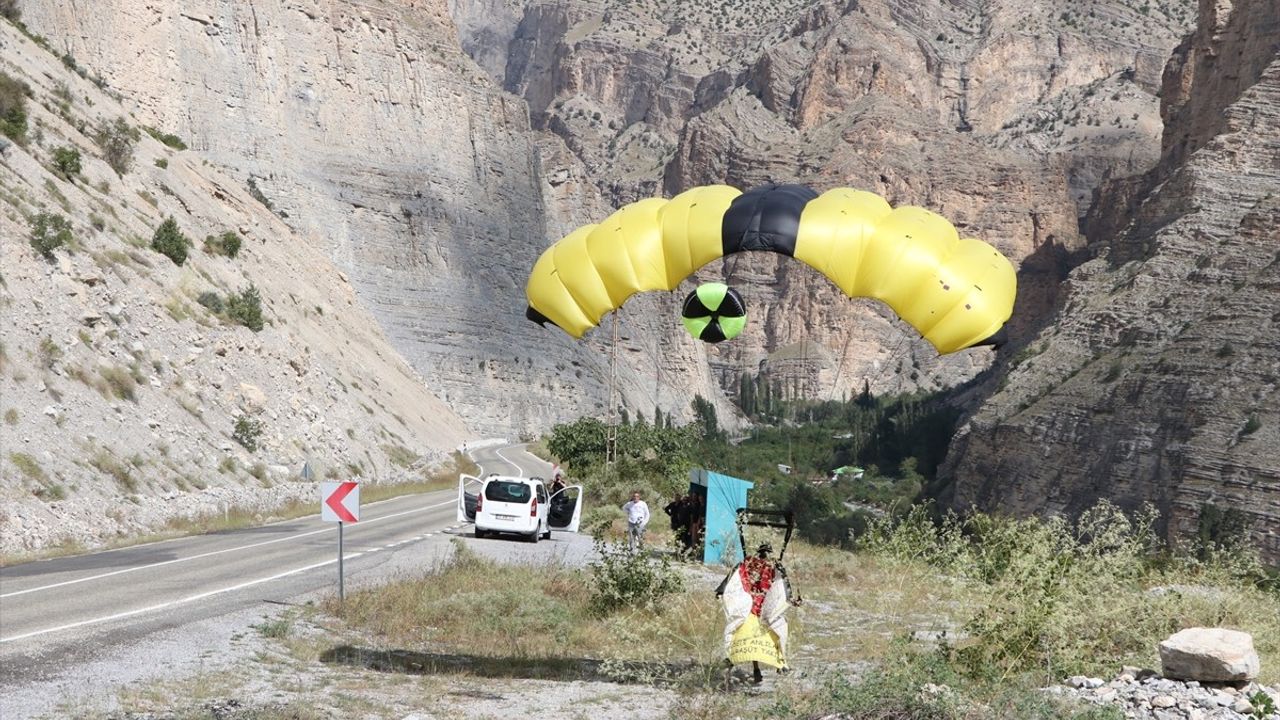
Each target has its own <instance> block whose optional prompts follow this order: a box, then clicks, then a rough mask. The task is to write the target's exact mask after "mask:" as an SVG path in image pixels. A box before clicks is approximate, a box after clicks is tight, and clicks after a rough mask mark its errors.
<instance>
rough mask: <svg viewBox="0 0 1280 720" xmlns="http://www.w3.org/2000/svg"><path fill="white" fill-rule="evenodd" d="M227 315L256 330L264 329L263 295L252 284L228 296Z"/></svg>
mask: <svg viewBox="0 0 1280 720" xmlns="http://www.w3.org/2000/svg"><path fill="white" fill-rule="evenodd" d="M227 316H228V317H230V318H231V319H232V320H234V321H235V322H237V323H239V324H241V325H243V326H245V327H247V328H249V329H250V330H252V331H254V332H259V331H261V330H262V296H260V295H259V294H258V288H256V287H254V286H253V285H250V286H249V287H247V288H245V289H244V290H241V291H240V292H238V293H233V294H231V295H229V296H227Z"/></svg>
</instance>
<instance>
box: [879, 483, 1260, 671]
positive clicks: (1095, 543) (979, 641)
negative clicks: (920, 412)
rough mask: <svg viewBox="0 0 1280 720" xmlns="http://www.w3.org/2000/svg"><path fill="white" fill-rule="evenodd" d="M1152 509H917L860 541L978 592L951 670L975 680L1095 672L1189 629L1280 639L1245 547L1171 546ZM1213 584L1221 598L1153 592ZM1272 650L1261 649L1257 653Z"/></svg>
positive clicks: (1144, 656)
mask: <svg viewBox="0 0 1280 720" xmlns="http://www.w3.org/2000/svg"><path fill="white" fill-rule="evenodd" d="M1156 521H1157V514H1156V512H1155V511H1154V510H1153V509H1151V508H1146V509H1145V510H1143V511H1142V512H1140V513H1137V514H1136V515H1134V516H1132V517H1130V516H1128V515H1126V514H1125V513H1124V512H1122V511H1121V510H1119V509H1118V508H1116V507H1115V506H1114V505H1111V504H1109V503H1107V502H1105V501H1104V502H1101V503H1099V504H1098V505H1096V506H1095V507H1093V508H1091V509H1090V510H1087V511H1086V512H1084V513H1083V514H1081V516H1080V518H1079V519H1078V520H1076V521H1074V522H1071V521H1068V520H1066V519H1064V518H1061V517H1053V518H1049V519H1045V520H1040V519H1036V518H1030V519H1025V520H1016V519H1010V518H1002V517H993V516H988V515H983V514H977V515H974V516H972V517H969V518H967V519H964V520H961V519H959V518H957V517H955V516H946V517H944V518H942V520H941V521H940V522H935V520H934V513H933V512H932V511H931V509H930V508H928V507H926V506H918V507H917V508H915V509H913V510H912V512H911V513H909V514H908V515H907V516H905V517H904V518H901V519H900V520H898V521H897V522H893V521H888V520H876V521H873V522H872V527H871V528H870V529H869V530H868V532H867V533H866V534H865V535H864V536H863V537H862V538H861V539H860V542H861V543H862V545H863V547H864V548H865V549H866V550H868V551H869V552H870V553H872V554H874V555H879V556H882V557H886V558H889V559H892V560H895V561H899V562H924V563H927V564H929V565H931V566H933V567H935V568H938V569H941V570H942V571H943V573H944V574H946V575H949V576H959V577H962V578H965V579H967V580H969V581H971V582H972V583H973V588H974V589H975V591H977V592H978V593H979V594H980V595H979V597H978V598H977V601H976V602H975V603H974V607H975V608H976V610H975V611H974V613H973V614H972V615H971V616H970V617H969V619H968V620H967V621H966V622H965V623H964V626H963V631H964V633H965V634H966V635H967V636H968V638H967V639H966V641H965V643H964V645H963V646H961V647H958V648H949V649H948V654H949V658H950V660H951V661H952V662H953V663H954V666H955V667H956V668H957V669H958V670H960V671H961V672H963V673H964V674H966V675H968V676H970V677H975V678H980V679H981V678H986V679H993V678H1005V677H1012V676H1017V675H1023V674H1034V675H1038V676H1039V677H1040V678H1041V679H1044V678H1050V679H1052V678H1061V677H1065V676H1068V675H1075V674H1086V675H1096V674H1100V673H1104V672H1109V671H1113V670H1114V668H1115V667H1117V666H1119V665H1120V664H1122V663H1128V664H1144V663H1149V662H1152V661H1153V660H1154V658H1153V657H1152V652H1153V648H1155V647H1156V645H1157V644H1158V643H1159V642H1160V641H1161V640H1163V639H1164V638H1165V637H1167V636H1168V635H1169V633H1171V632H1173V631H1175V630H1177V629H1179V628H1181V627H1187V626H1191V625H1197V624H1204V625H1206V626H1230V627H1239V628H1241V629H1245V630H1250V631H1251V632H1252V633H1253V635H1254V637H1255V638H1260V637H1261V638H1266V639H1265V640H1263V641H1261V642H1262V643H1264V644H1265V646H1266V647H1265V651H1270V650H1271V648H1274V647H1275V642H1276V641H1275V640H1272V638H1273V637H1277V636H1278V635H1280V613H1277V612H1276V610H1275V608H1276V596H1275V595H1272V596H1271V597H1270V599H1267V593H1268V592H1269V591H1267V590H1265V589H1264V584H1265V582H1266V575H1265V573H1264V572H1263V571H1262V568H1261V565H1260V564H1259V563H1258V559H1257V555H1256V554H1255V553H1252V552H1250V551H1248V550H1247V549H1245V548H1239V547H1236V548H1233V549H1231V550H1229V551H1222V550H1219V549H1216V548H1208V549H1206V550H1205V551H1204V552H1199V553H1197V552H1183V551H1179V550H1177V549H1170V548H1168V547H1166V546H1165V545H1164V543H1162V542H1161V541H1160V539H1159V536H1158V535H1157V533H1156ZM1178 586H1184V587H1185V586H1206V587H1212V588H1217V589H1220V590H1221V591H1222V592H1221V593H1218V594H1209V595H1198V594H1185V595H1184V594H1182V593H1178V592H1153V591H1152V590H1153V589H1154V588H1161V587H1178ZM1260 650H1264V648H1260Z"/></svg>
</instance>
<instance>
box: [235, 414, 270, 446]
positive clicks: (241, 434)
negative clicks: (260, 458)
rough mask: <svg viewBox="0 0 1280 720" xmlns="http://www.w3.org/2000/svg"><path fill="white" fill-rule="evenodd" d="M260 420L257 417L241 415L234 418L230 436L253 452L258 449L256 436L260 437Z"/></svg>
mask: <svg viewBox="0 0 1280 720" xmlns="http://www.w3.org/2000/svg"><path fill="white" fill-rule="evenodd" d="M262 429H263V428H262V421H261V420H258V419H257V418H251V417H248V416H241V417H239V418H237V419H236V424H235V427H234V428H233V429H232V431H231V438H232V439H233V440H235V441H236V442H238V443H240V445H241V446H242V447H244V449H245V450H248V451H249V452H254V451H255V450H257V449H258V438H260V437H262Z"/></svg>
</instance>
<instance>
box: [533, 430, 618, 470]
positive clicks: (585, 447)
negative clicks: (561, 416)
mask: <svg viewBox="0 0 1280 720" xmlns="http://www.w3.org/2000/svg"><path fill="white" fill-rule="evenodd" d="M606 435H607V429H606V428H605V424H604V423H603V422H601V421H599V420H597V419H596V418H578V419H577V420H575V421H573V422H571V423H561V424H559V425H556V426H555V427H553V428H551V439H549V440H548V441H547V450H549V451H550V452H551V454H552V455H553V456H555V457H557V458H559V459H560V462H562V463H564V464H565V465H568V466H569V467H572V468H574V470H575V471H580V470H581V469H582V468H585V467H586V466H588V465H590V464H592V463H594V462H601V461H603V460H604V451H605V439H606Z"/></svg>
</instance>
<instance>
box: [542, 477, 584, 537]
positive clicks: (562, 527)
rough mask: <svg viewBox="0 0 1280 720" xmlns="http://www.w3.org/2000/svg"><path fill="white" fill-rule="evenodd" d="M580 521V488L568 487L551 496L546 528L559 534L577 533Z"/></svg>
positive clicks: (575, 486) (576, 486)
mask: <svg viewBox="0 0 1280 720" xmlns="http://www.w3.org/2000/svg"><path fill="white" fill-rule="evenodd" d="M581 521H582V486H581V485H570V486H569V487H567V488H564V489H562V490H558V491H556V493H555V494H554V495H552V496H551V502H550V507H549V508H548V509H547V527H550V528H551V529H552V530H559V531H561V532H578V524H579V523H580V522H581Z"/></svg>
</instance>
